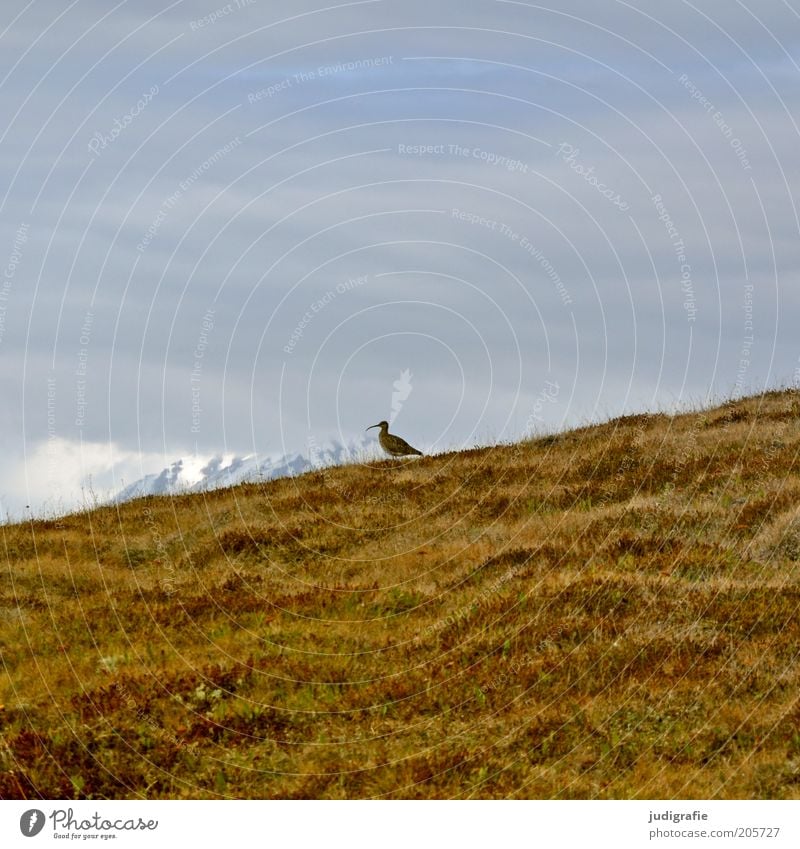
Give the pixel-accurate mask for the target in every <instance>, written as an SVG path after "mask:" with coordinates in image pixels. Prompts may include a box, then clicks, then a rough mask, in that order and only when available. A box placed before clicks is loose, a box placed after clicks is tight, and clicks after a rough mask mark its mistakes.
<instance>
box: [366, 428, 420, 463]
mask: <svg viewBox="0 0 800 849" xmlns="http://www.w3.org/2000/svg"><path fill="white" fill-rule="evenodd" d="M374 427H379V428H380V429H381V434H380V436H379V437H378V442H380V444H381V448H383V450H384V451H385V452H386V453H387V454H389V455H391V456H392V457H408V456H410V455H413V454H418V455H419V456H420V457H422V456H423V455H422V451H417V449H416V448H412V447H411V446H410V445H409V444H408V443H407V442H406V441H405V439H401V438H400V437H399V436H395V435H394V434H393V433H389V422H378V424H376V425H370V426H369V427H368V428H367V430H372V428H374Z"/></svg>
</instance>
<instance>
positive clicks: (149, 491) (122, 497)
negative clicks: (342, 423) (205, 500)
mask: <svg viewBox="0 0 800 849" xmlns="http://www.w3.org/2000/svg"><path fill="white" fill-rule="evenodd" d="M378 453H379V452H378V448H377V443H376V440H375V438H374V437H370V436H367V435H364V436H362V437H361V438H359V439H355V440H351V441H350V442H348V443H346V444H345V443H342V442H339V441H337V440H332V441H329V442H326V443H323V444H322V445H318V444H317V443H316V442H313V441H311V442H310V443H309V446H308V450H307V451H306V452H305V453H303V454H300V453H294V454H283V455H281V456H279V457H263V456H262V457H259V456H258V455H257V454H249V455H246V456H243V457H242V456H237V455H233V454H228V455H223V454H218V455H216V456H213V457H206V458H201V457H194V456H193V457H181V458H179V459H178V460H175V461H174V462H173V463H171V464H170V465H169V466H167V467H166V468H165V469H162V470H161V471H160V472H156V473H154V474H149V475H145V476H144V477H143V478H141V479H140V480H138V481H135V482H134V483H132V484H128V486H126V487H124V488H123V489H122V490H120V492H118V493H117V494H116V495H115V496H114V498H113V501H115V502H122V501H130V500H131V499H132V498H141V497H142V496H144V495H175V494H178V493H186V492H202V491H205V490H210V489H219V488H220V487H225V486H234V485H235V484H239V483H244V482H246V481H265V480H272V479H273V478H284V477H291V476H293V475H300V474H303V473H304V472H310V471H312V470H313V469H323V468H326V467H328V466H340V465H342V464H344V463H354V462H358V461H364V460H371V459H375V458H376V457H377V456H378Z"/></svg>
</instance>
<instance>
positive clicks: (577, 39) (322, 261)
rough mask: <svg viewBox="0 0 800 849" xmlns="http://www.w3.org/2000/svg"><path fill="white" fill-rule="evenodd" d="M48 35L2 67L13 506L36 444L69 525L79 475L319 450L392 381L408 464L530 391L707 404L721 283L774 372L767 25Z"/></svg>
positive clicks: (205, 28) (736, 18) (779, 87)
mask: <svg viewBox="0 0 800 849" xmlns="http://www.w3.org/2000/svg"><path fill="white" fill-rule="evenodd" d="M223 6H225V4H224V3H223V4H220V8H222V7H223ZM21 9H22V7H21V6H19V7H18V11H19V10H21ZM81 9H82V14H81V16H80V17H77V16H74V15H73V14H71V13H65V14H64V15H62V16H61V17H59V15H61V13H62V12H63V11H64V7H63V6H62V5H61V4H57V3H55V2H44V3H39V4H37V6H36V15H34V14H33V13H32V11H30V10H29V11H26V12H24V13H23V14H22V15H21V16H20V17H19V19H18V20H16V22H15V23H14V24H13V26H12V27H11V28H10V29H9V30H8V32H7V33H6V34H5V36H4V37H3V40H2V46H3V47H4V49H5V52H4V55H5V56H6V61H7V69H9V70H10V73H9V75H8V77H7V79H6V80H5V82H2V84H1V85H0V108H2V110H3V114H4V115H6V116H7V119H8V120H7V122H6V126H5V127H4V131H3V133H4V134H3V138H2V142H0V163H2V166H3V168H4V169H5V172H6V173H7V174H8V175H9V182H8V183H7V184H6V185H4V187H3V190H2V192H3V195H5V192H6V189H7V190H8V193H7V196H5V197H4V198H0V200H4V204H3V206H2V209H0V228H2V229H1V230H0V232H1V233H2V236H3V238H2V239H0V275H2V274H3V273H4V272H3V269H4V268H5V267H7V263H8V262H9V261H10V259H11V257H12V255H13V250H14V233H15V232H16V230H17V229H18V228H19V226H20V224H21V223H22V222H24V223H25V224H26V225H28V226H29V228H30V238H29V240H28V241H27V242H26V243H25V245H24V249H23V250H22V251H21V258H19V262H18V263H16V264H15V266H14V273H13V275H12V279H11V280H10V281H9V285H8V287H7V288H6V289H5V299H4V300H3V301H0V304H2V305H3V306H4V308H5V312H4V317H5V325H4V332H3V334H2V337H1V338H0V352H2V355H3V358H4V364H5V369H4V370H3V372H2V374H0V384H1V385H2V390H3V393H4V397H5V398H7V399H11V401H10V403H9V404H7V405H5V406H4V409H3V412H2V419H0V423H1V424H2V427H3V431H4V438H5V440H6V443H7V445H8V448H7V456H8V457H9V460H8V462H9V463H11V464H12V465H14V471H13V474H12V475H11V476H10V477H9V478H8V480H9V481H10V483H9V485H8V489H9V491H11V490H14V492H16V496H15V497H18V496H19V497H18V501H19V500H20V499H24V500H25V503H29V502H30V501H33V502H35V503H41V504H43V503H45V501H47V499H50V500H52V498H53V492H54V491H55V490H51V488H50V487H49V485H47V484H46V483H43V481H47V480H48V475H50V474H51V472H50V467H49V466H48V462H49V460H48V459H47V458H48V457H49V456H50V455H49V454H48V453H47V452H48V450H49V451H50V452H51V453H52V452H53V450H54V446H55V447H57V448H58V451H59V452H63V453H64V457H65V462H64V463H63V464H59V469H60V470H59V472H58V485H57V487H56V490H57V491H58V493H59V495H58V497H59V498H62V499H64V503H67V502H69V503H74V497H75V493H79V490H80V485H81V483H82V482H83V483H84V485H85V481H86V476H87V475H88V474H92V476H93V478H94V479H96V480H100V479H102V480H103V481H104V482H105V483H104V484H103V485H104V486H111V485H113V483H114V482H116V481H118V480H119V479H120V478H121V477H122V476H123V472H124V476H125V477H126V480H128V479H129V475H131V474H134V473H135V470H136V469H140V470H141V472H142V473H144V472H150V471H154V470H157V469H160V468H162V467H163V466H164V465H166V464H168V463H169V462H171V461H172V460H174V459H176V458H177V457H179V456H187V455H193V454H195V453H196V454H197V455H198V456H206V455H212V454H216V453H219V452H222V451H228V452H235V453H238V454H246V453H251V452H253V451H258V452H259V453H262V454H268V453H272V452H281V451H285V450H299V449H302V448H303V447H304V446H305V444H306V443H307V440H308V437H309V435H310V434H313V435H315V437H316V438H318V439H324V438H326V437H327V436H328V435H341V436H344V437H345V438H346V437H348V436H350V435H351V434H354V433H356V432H357V431H360V430H362V429H363V427H365V426H366V425H367V424H370V423H372V422H374V421H376V420H379V419H380V418H384V417H387V418H388V416H389V415H390V413H391V409H390V400H391V394H392V384H393V381H395V380H396V379H397V375H398V374H400V373H401V372H402V371H403V370H409V371H410V372H411V373H412V374H413V375H414V391H413V393H412V394H411V395H410V396H409V398H408V399H407V400H406V401H405V402H404V406H403V410H402V413H401V415H402V421H403V426H404V429H407V430H408V432H409V433H410V434H414V433H416V434H418V435H419V436H420V437H421V438H422V440H423V441H426V442H427V444H434V443H436V444H441V445H445V444H446V445H454V444H456V445H457V444H462V443H464V442H468V441H470V440H474V439H475V434H480V433H489V432H491V433H496V434H502V435H503V436H504V437H508V438H513V436H514V435H515V427H516V428H517V430H516V434H517V435H519V433H520V432H521V431H520V428H522V427H523V425H524V422H525V421H526V420H527V418H528V417H529V414H530V410H531V409H532V407H533V405H535V404H536V399H537V398H538V397H539V396H540V394H541V392H542V387H543V386H544V385H545V383H544V381H546V380H548V379H551V380H552V379H557V380H558V381H559V384H560V386H561V390H560V393H559V396H558V401H557V403H552V404H548V405H547V409H546V411H545V412H546V415H547V416H548V417H549V419H548V422H547V425H548V426H559V425H562V424H563V425H568V424H575V423H582V422H583V421H585V419H586V417H587V416H592V415H606V414H612V413H614V412H622V411H624V410H630V409H636V408H641V407H644V406H658V405H662V406H666V405H668V404H670V403H674V401H675V400H676V399H680V398H682V397H689V398H692V399H697V398H698V397H700V398H702V397H705V396H706V395H707V394H708V393H713V392H715V391H716V392H721V391H728V390H730V388H731V387H733V386H734V385H735V384H736V382H737V380H738V379H739V376H740V371H741V369H740V359H741V357H740V352H741V348H742V341H743V338H744V336H745V333H746V328H745V326H744V322H743V307H744V304H745V299H746V295H747V290H746V288H745V287H746V286H747V285H750V284H752V285H753V286H754V290H753V292H752V295H753V299H752V300H753V303H752V309H753V327H754V333H755V337H756V341H755V342H754V344H753V346H752V349H751V350H752V354H751V360H750V362H749V365H748V367H747V369H746V374H747V378H748V380H750V378H752V379H753V382H754V384H758V383H759V382H760V383H763V384H774V383H778V382H780V381H782V380H786V379H790V378H791V376H792V375H793V374H794V370H795V368H796V360H797V353H796V351H795V344H794V339H793V331H792V328H793V324H794V322H793V320H792V318H793V317H794V316H796V313H797V308H798V298H797V294H796V285H795V284H796V280H797V277H798V276H799V275H800V267H799V266H798V263H799V262H800V255H799V254H800V252H799V251H798V248H797V245H798V244H800V242H799V241H798V238H797V237H798V212H797V209H796V207H795V201H794V197H793V194H792V191H791V187H792V186H793V185H794V184H795V182H796V180H797V178H798V177H800V154H798V150H800V147H798V145H797V135H798V127H797V126H796V123H795V122H796V118H795V117H794V116H796V114H798V111H799V110H798V107H800V103H798V99H799V96H798V91H800V89H798V87H797V85H796V83H797V75H798V71H797V68H796V66H795V61H797V58H798V57H799V56H800V53H799V52H798V43H800V17H799V16H798V15H797V14H796V13H795V12H794V11H793V10H792V9H791V8H790V7H789V6H788V5H787V4H784V3H780V2H767V3H761V4H759V5H757V6H756V4H754V3H750V4H749V5H748V4H739V3H737V4H731V3H727V2H722V0H718V1H717V0H715V2H703V3H698V4H695V5H694V6H690V5H689V4H684V3H679V4H663V3H656V2H654V0H647V2H636V3H626V2H618V3H613V4H611V3H607V4H597V3H594V2H588V0H574V2H569V3H563V4H559V5H558V9H553V10H547V9H544V8H541V7H538V6H537V7H534V6H532V5H525V4H522V3H496V4H485V3H469V2H468V3H463V2H459V3H458V4H456V3H454V2H444V3H439V4H431V3H429V2H424V3H423V2H417V0H409V2H405V3H402V4H398V3H383V2H375V3H362V4H343V5H341V6H340V7H337V8H335V9H333V8H331V9H329V10H327V11H323V10H321V9H318V8H317V7H316V6H315V4H314V3H312V2H303V3H301V4H300V5H297V6H295V7H293V11H292V14H291V15H284V17H287V18H292V20H285V21H281V19H280V17H279V16H277V15H276V13H275V10H274V7H273V6H271V5H269V4H267V3H264V2H260V0H259V2H255V3H251V4H249V5H247V4H242V5H241V6H238V5H237V6H236V7H235V8H234V9H233V10H232V11H229V12H227V13H225V14H220V15H218V16H217V18H216V19H215V20H214V21H211V20H209V21H207V22H205V23H202V24H199V23H198V21H199V20H200V19H201V18H202V17H203V16H208V15H210V14H212V13H214V11H215V10H214V9H211V8H209V9H207V10H203V12H204V15H203V16H200V17H192V16H196V15H199V12H197V11H196V10H195V9H194V8H188V7H185V5H184V4H179V5H176V6H173V7H169V8H168V9H167V10H165V9H164V7H163V6H162V5H159V4H157V3H154V2H145V3H139V4H136V5H135V6H134V5H133V4H124V5H123V6H120V7H118V8H116V9H114V10H110V9H109V7H108V6H107V4H105V3H99V2H88V3H84V4H82V5H81ZM306 13H308V14H306ZM757 18H758V19H760V20H761V21H762V22H763V25H762V23H759V20H758V19H757ZM43 21H44V22H45V23H43ZM50 23H52V27H50V29H47V26H48V24H50ZM29 48H30V50H29V53H28V54H27V55H25V56H23V54H24V53H25V51H26V50H28V49H29ZM381 58H382V59H384V60H386V61H381V62H377V61H375V60H378V59H381ZM18 60H19V64H18V65H17V66H16V67H15V68H14V63H15V62H17V61H18ZM388 60H390V61H388ZM351 65H352V66H351ZM12 68H13V70H11V69H12ZM321 69H325V71H324V72H322V71H321ZM4 73H5V72H4ZM154 86H157V93H155V94H154V95H153V96H152V97H151V98H150V99H148V100H147V102H146V103H145V102H144V101H143V97H144V93H146V92H148V91H151V90H152V89H153V87H154ZM254 94H256V95H259V96H257V97H253V95H254ZM98 137H99V138H101V139H103V140H104V146H103V147H98V146H97V145H95V146H96V147H97V149H96V150H94V151H93V150H91V149H90V143H91V141H92V139H97V138H98ZM236 139H239V140H240V143H236V144H234V145H233V147H231V143H232V141H233V140H236ZM565 144H566V145H569V148H570V150H572V151H573V153H574V156H573V158H572V159H571V160H570V161H567V158H566V157H565V156H563V155H560V154H559V151H560V150H561V151H562V152H563V150H564V148H563V147H562V146H563V145H565ZM656 194H658V195H660V198H661V200H660V203H661V204H662V206H661V207H660V208H659V207H658V206H657V204H656V202H655V201H654V200H653V195H656ZM613 198H617V199H618V201H619V202H618V203H615V202H614V200H613ZM623 202H624V206H623ZM454 210H456V211H457V213H455V214H454ZM660 210H661V211H660ZM663 210H666V211H667V212H668V214H669V219H670V220H671V221H672V222H673V225H674V227H673V231H670V229H669V228H668V227H667V226H665V221H664V220H663V218H660V215H662V212H663ZM458 213H465V216H466V217H460V215H459V214H458ZM675 234H677V235H675ZM678 241H680V243H681V245H682V246H683V255H685V259H684V260H681V259H680V257H681V255H682V254H681V252H680V251H679V250H677V249H676V248H677V247H679V245H678V244H677V242H678ZM683 266H687V268H683ZM684 275H687V276H684ZM361 277H364V278H366V280H367V283H366V285H360V286H358V287H356V288H354V289H351V290H347V291H345V292H343V293H342V294H338V293H337V294H336V297H334V298H330V299H328V298H327V293H329V292H331V291H333V292H334V293H336V291H337V290H336V287H337V286H339V285H343V284H344V283H345V282H346V281H348V280H352V279H357V278H361ZM0 284H2V280H0ZM0 289H2V287H1V286H0ZM689 296H691V299H692V301H691V304H692V305H693V309H695V310H696V314H695V315H694V317H693V318H692V319H691V320H690V318H691V314H690V311H689V310H687V307H686V305H687V298H689ZM320 300H323V301H325V303H324V305H323V307H322V308H321V309H319V310H314V308H313V305H314V304H315V303H317V302H318V301H320ZM779 307H780V310H781V312H780V320H779ZM209 310H213V322H212V323H213V327H212V328H204V321H205V322H206V323H207V320H206V318H205V317H206V315H207V314H208V311H209ZM306 313H310V316H311V317H310V319H308V320H305V316H306ZM87 322H88V324H87ZM301 324H302V327H301V328H300V330H301V332H300V335H299V337H298V338H297V340H296V341H295V343H294V344H293V345H292V346H291V353H286V352H285V350H284V348H285V347H286V346H287V344H288V341H289V340H290V339H291V338H292V334H293V333H295V332H296V331H297V328H298V327H299V326H300V325H301ZM87 328H88V329H87ZM204 336H205V337H206V339H205V341H204V343H203V344H204V347H203V349H202V356H200V357H198V356H197V355H196V354H197V351H198V343H199V342H200V341H201V340H202V338H203V337H204ZM49 380H50V381H53V382H54V385H55V387H56V400H55V410H54V419H53V421H52V422H51V421H50V419H49V418H48V407H47V392H48V386H49V385H50V384H49V383H48V381H49ZM196 408H199V411H198V409H196ZM515 423H516V424H515ZM53 437H55V439H54V438H53ZM415 438H416V437H415ZM81 440H82V441H83V449H82V450H80V451H79V450H78V449H77V448H76V446H80V445H81ZM48 446H50V448H49V449H48ZM109 446H112V447H109ZM26 456H27V458H28V459H27V463H26V462H25V459H24V458H25V457H26ZM51 465H52V464H51ZM61 469H63V473H62V471H61ZM115 469H116V470H117V471H114V470H115ZM26 470H27V471H26ZM120 470H122V471H120ZM136 476H137V477H138V476H141V475H139V474H137V475H136ZM20 493H25V495H24V496H20ZM70 493H71V494H70ZM70 499H72V500H71V501H70Z"/></svg>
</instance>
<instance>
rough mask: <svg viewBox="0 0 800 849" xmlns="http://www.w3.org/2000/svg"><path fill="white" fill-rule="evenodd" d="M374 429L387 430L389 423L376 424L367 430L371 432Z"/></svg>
mask: <svg viewBox="0 0 800 849" xmlns="http://www.w3.org/2000/svg"><path fill="white" fill-rule="evenodd" d="M374 427H379V428H380V429H381V430H389V422H378V424H376V425H370V426H369V427H368V428H367V430H372V428H374Z"/></svg>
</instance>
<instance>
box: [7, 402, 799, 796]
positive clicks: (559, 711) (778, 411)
mask: <svg viewBox="0 0 800 849" xmlns="http://www.w3.org/2000/svg"><path fill="white" fill-rule="evenodd" d="M798 416H800V394H798V393H794V392H788V391H787V392H781V393H772V394H768V395H764V396H760V397H757V398H750V399H745V400H742V401H737V402H731V403H729V404H726V405H724V406H723V407H721V408H719V409H715V410H710V411H706V412H701V413H696V414H694V413H693V414H688V415H681V416H675V417H667V416H663V415H652V416H645V415H642V416H632V417H627V418H623V419H618V420H615V421H612V422H609V423H607V424H603V425H600V426H596V427H590V428H585V429H581V430H576V431H572V432H569V433H565V434H563V435H560V436H557V437H548V438H545V439H539V440H537V441H533V442H529V443H523V444H519V445H510V446H501V447H496V448H486V449H476V450H472V451H464V452H459V453H452V454H446V455H441V456H437V457H429V458H423V459H421V460H419V461H409V462H407V463H400V462H396V461H387V462H381V463H373V464H369V465H367V466H361V467H359V466H352V467H345V468H339V469H332V470H329V471H325V472H322V471H320V472H315V473H311V474H308V475H304V476H303V477H300V478H296V479H285V480H280V481H274V482H270V483H267V484H263V485H244V486H239V487H236V488H233V489H229V490H223V491H219V492H213V493H210V494H206V495H187V496H185V497H180V498H172V499H169V498H163V499H161V498H146V499H142V500H139V501H135V502H132V503H129V504H125V505H123V506H121V507H119V508H117V507H104V508H101V509H97V510H93V511H91V512H86V513H84V514H81V515H75V516H71V517H68V518H65V519H62V520H51V521H37V522H32V523H29V524H22V525H15V526H7V527H5V528H3V529H2V546H3V549H2V551H3V567H2V574H0V650H1V651H2V660H3V669H2V678H1V679H0V701H1V702H2V704H3V708H2V709H1V710H0V733H1V734H2V745H1V746H0V797H3V798H12V797H13V798H19V797H27V798H34V797H37V796H39V795H41V796H45V797H60V798H64V797H69V798H73V797H74V798H84V797H93V798H103V797H138V796H148V797H151V798H156V797H208V798H213V797H247V798H249V797H260V798H267V797H269V798H273V797H292V798H298V797H303V798H305V797H326V798H345V797H349V798H352V797H372V796H387V797H436V798H442V797H462V798H463V797H470V796H471V797H511V798H518V797H527V798H548V797H558V798H595V797H599V798H632V797H638V798H654V797H655V798H666V797H689V798H691V797H700V798H702V797H710V798H730V797H738V798H743V797H747V798H753V797H755V798H764V797H772V798H775V797H777V798H800V699H799V698H798V694H800V617H799V615H798V614H800V610H799V609H798V608H799V606H800V477H798V474H797V472H798V449H799V448H800V421H799V419H798Z"/></svg>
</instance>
